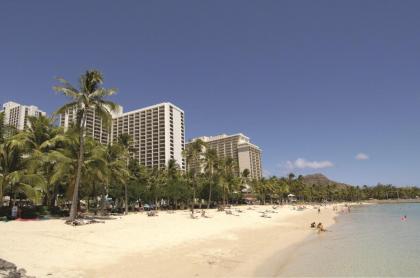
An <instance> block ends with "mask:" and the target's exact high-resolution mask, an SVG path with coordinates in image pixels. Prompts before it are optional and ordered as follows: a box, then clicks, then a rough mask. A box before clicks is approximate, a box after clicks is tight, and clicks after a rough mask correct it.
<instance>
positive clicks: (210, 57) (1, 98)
mask: <svg viewBox="0 0 420 278" xmlns="http://www.w3.org/2000/svg"><path fill="white" fill-rule="evenodd" d="M419 13H420V1H410V0H405V1H397V0H395V1H385V0H381V1H375V0H371V1H365V0H361V1H356V0H352V1H333V0H331V1H319V0H318V1H312V0H310V1H303V0H302V1H277V0H275V1H270V0H264V1H257V0H254V1H245V0H240V1H234V0H229V1H225V0H221V1H217V0H211V1H196V0H191V1H180V0H177V1H172V0H170V1H169V0H168V1H104V0H102V1H92V0H89V1H46V0H45V1H1V2H0V102H5V101H8V100H14V101H17V102H20V103H23V104H33V105H37V106H39V107H40V108H42V109H43V110H45V111H47V112H52V111H53V110H54V109H55V108H57V107H58V106H59V105H61V104H62V103H64V101H65V99H64V98H63V97H60V96H57V95H55V94H54V93H53V91H52V89H51V87H52V86H53V85H54V84H55V80H54V78H55V77H57V76H62V77H64V78H66V79H68V80H70V81H72V82H76V80H77V78H78V76H79V75H80V74H81V73H83V71H84V70H86V69H90V68H96V69H99V70H101V71H102V72H103V73H104V76H105V86H108V87H117V88H118V89H119V94H118V95H117V96H116V97H115V98H114V100H115V101H117V102H118V103H119V104H121V105H122V106H124V109H125V110H126V111H128V110H130V109H136V108H141V107H144V106H147V105H151V104H155V103H158V102H163V101H170V102H173V103H174V104H176V105H178V106H179V107H181V108H182V109H184V111H185V115H186V135H187V139H188V138H191V137H195V136H202V135H216V134H220V133H237V132H242V133H244V134H246V135H247V136H249V137H250V138H251V140H252V142H253V143H255V144H257V145H259V146H260V147H261V148H262V149H263V167H264V169H265V173H266V175H271V174H275V175H284V174H286V173H287V172H289V171H293V172H295V173H297V174H307V173H314V172H322V173H325V174H326V175H327V176H329V177H330V178H332V179H335V180H338V181H343V182H347V183H351V184H359V185H363V184H369V185H371V184H376V183H377V182H383V183H393V184H397V185H408V184H416V185H420V15H419Z"/></svg>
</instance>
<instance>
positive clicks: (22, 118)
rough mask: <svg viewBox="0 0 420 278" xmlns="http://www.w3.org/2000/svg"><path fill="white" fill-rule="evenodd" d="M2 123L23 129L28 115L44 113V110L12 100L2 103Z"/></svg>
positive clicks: (26, 123)
mask: <svg viewBox="0 0 420 278" xmlns="http://www.w3.org/2000/svg"><path fill="white" fill-rule="evenodd" d="M1 112H3V113H4V125H7V126H12V127H14V128H16V129H17V130H23V129H25V127H27V126H28V124H29V122H28V117H29V116H35V117H38V116H39V115H46V113H45V112H44V111H41V110H39V109H38V107H36V106H34V105H29V106H27V105H22V104H19V103H16V102H13V101H9V102H6V103H4V104H3V110H2V111H1Z"/></svg>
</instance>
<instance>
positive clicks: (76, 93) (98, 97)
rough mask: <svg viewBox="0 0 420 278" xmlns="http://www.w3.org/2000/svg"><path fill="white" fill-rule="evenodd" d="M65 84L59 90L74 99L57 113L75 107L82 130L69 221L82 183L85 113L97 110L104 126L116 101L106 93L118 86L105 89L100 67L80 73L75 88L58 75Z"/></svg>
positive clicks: (107, 122)
mask: <svg viewBox="0 0 420 278" xmlns="http://www.w3.org/2000/svg"><path fill="white" fill-rule="evenodd" d="M58 81H59V82H60V83H62V86H54V87H53V89H54V90H55V91H56V92H60V93H62V94H63V95H65V96H67V97H69V98H70V99H71V101H70V102H69V103H67V104H65V105H63V106H62V107H60V108H59V109H58V110H57V111H56V112H55V114H56V115H62V114H64V113H66V112H68V111H69V110H73V111H76V114H77V119H76V126H77V128H78V131H79V154H78V161H77V170H76V178H75V182H74V191H73V197H72V203H71V209H70V218H69V220H70V221H73V220H74V219H76V216H77V207H78V200H79V186H80V182H81V176H82V165H83V160H84V157H83V154H84V149H83V148H84V140H85V128H86V116H87V113H88V111H95V114H96V115H97V116H98V117H99V118H101V119H102V122H103V124H104V125H105V126H109V125H110V122H111V113H110V112H112V111H115V110H116V108H117V105H116V104H115V103H113V102H111V101H108V100H105V99H104V98H105V97H107V96H111V95H113V94H115V92H116V90H115V89H105V88H102V87H101V84H102V83H103V77H102V74H101V73H100V72H99V71H97V70H88V71H86V73H85V74H83V75H82V76H81V77H80V88H79V89H76V88H75V87H73V86H72V85H71V84H70V83H69V82H68V81H66V80H64V79H62V78H59V79H58Z"/></svg>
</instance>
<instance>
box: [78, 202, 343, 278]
mask: <svg viewBox="0 0 420 278" xmlns="http://www.w3.org/2000/svg"><path fill="white" fill-rule="evenodd" d="M341 206H342V205H340V207H341ZM311 207H312V206H311ZM287 209H290V207H288V208H287ZM322 210H323V212H321V214H320V215H319V214H318V213H317V210H315V209H312V208H308V209H307V210H305V211H299V212H297V213H298V214H295V215H289V216H287V217H286V218H283V219H277V220H276V222H275V223H273V225H270V226H263V227H257V228H251V227H246V228H241V229H235V230H232V231H230V232H228V233H229V235H228V236H224V237H223V236H220V235H218V236H214V237H211V238H208V239H206V240H205V241H200V242H196V243H191V244H182V245H179V246H175V247H173V248H168V249H166V250H159V254H158V255H156V254H150V255H145V254H144V253H141V252H139V253H137V254H132V255H130V256H127V257H125V258H122V259H121V260H119V261H118V262H116V263H114V264H113V265H110V266H107V267H106V268H104V269H91V270H89V271H87V272H86V273H85V274H86V277H136V276H138V275H139V274H141V275H142V276H151V277H167V276H168V274H167V273H159V272H158V271H156V270H157V269H159V267H160V266H165V267H164V268H165V269H171V276H172V277H192V276H197V277H257V276H258V277H260V276H272V274H273V273H274V271H275V268H273V266H275V265H276V264H274V263H273V261H277V262H278V259H279V256H277V254H281V257H283V258H286V257H287V256H288V255H289V253H288V251H287V250H292V249H293V248H294V247H295V246H296V245H301V244H305V242H306V241H307V239H308V237H313V238H315V237H317V236H320V235H317V234H316V233H317V232H316V231H314V230H311V229H310V227H309V224H310V223H311V222H309V221H311V219H312V220H313V219H314V218H316V219H317V221H322V222H323V223H324V225H325V227H326V228H329V227H331V226H332V225H333V224H334V223H335V222H336V217H338V215H339V212H338V211H333V210H332V205H330V206H329V207H328V208H322ZM174 254H176V256H174ZM180 266H182V267H180ZM269 266H271V267H269Z"/></svg>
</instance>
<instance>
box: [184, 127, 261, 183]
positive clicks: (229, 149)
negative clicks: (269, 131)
mask: <svg viewBox="0 0 420 278" xmlns="http://www.w3.org/2000/svg"><path fill="white" fill-rule="evenodd" d="M198 139H200V140H202V141H203V142H205V143H206V147H207V148H209V149H213V150H215V151H216V153H217V155H218V157H219V158H232V159H233V160H234V161H235V163H236V165H237V167H236V175H237V176H240V175H241V174H242V173H243V171H244V170H245V169H248V170H249V172H250V175H249V177H250V178H252V179H261V177H262V165H261V149H260V148H259V147H258V146H256V145H254V144H252V143H251V142H250V139H249V137H247V136H245V135H243V134H242V133H238V134H233V135H226V134H222V135H217V136H210V137H207V136H203V137H197V138H194V139H191V140H190V141H189V143H191V142H194V141H196V140H198ZM189 143H187V145H188V144H189ZM192 167H197V166H195V165H193V166H192Z"/></svg>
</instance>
